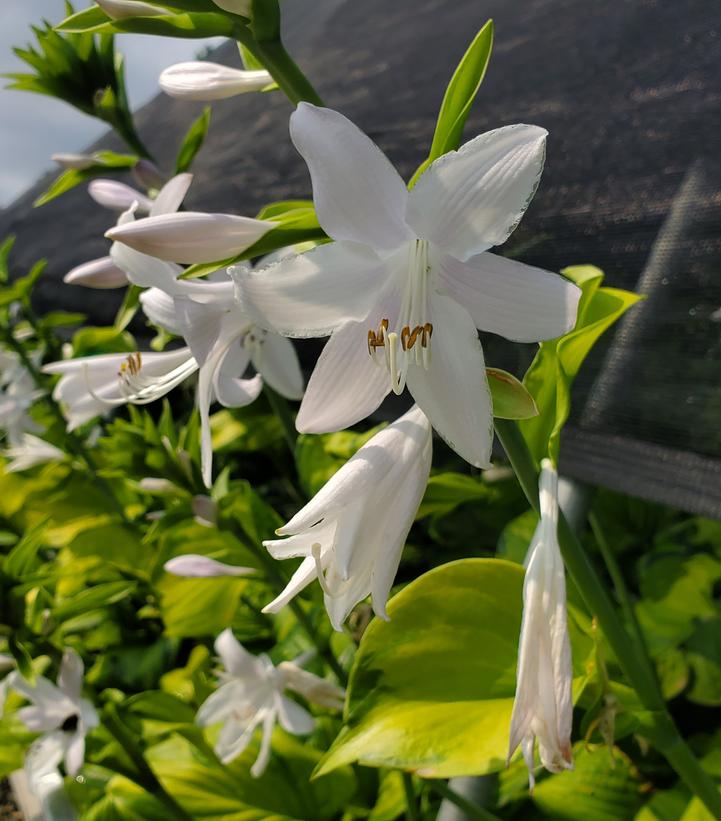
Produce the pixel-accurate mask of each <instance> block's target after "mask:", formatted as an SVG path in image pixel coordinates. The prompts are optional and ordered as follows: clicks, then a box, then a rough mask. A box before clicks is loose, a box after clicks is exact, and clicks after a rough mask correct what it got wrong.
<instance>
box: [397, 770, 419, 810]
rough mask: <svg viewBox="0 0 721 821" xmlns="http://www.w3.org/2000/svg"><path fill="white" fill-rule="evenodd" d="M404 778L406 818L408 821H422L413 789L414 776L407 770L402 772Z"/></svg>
mask: <svg viewBox="0 0 721 821" xmlns="http://www.w3.org/2000/svg"><path fill="white" fill-rule="evenodd" d="M401 776H402V777H403V792H404V793H405V794H406V818H407V819H408V821H421V814H420V812H419V811H418V802H417V800H416V794H415V791H414V789H413V776H412V775H411V774H410V773H407V772H406V771H405V770H401Z"/></svg>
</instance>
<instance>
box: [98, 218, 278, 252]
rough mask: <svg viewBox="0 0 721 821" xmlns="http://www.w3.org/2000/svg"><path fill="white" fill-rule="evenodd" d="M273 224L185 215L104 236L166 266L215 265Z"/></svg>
mask: <svg viewBox="0 0 721 821" xmlns="http://www.w3.org/2000/svg"><path fill="white" fill-rule="evenodd" d="M276 224H277V223H275V222H270V221H267V220H257V219H252V218H251V217H238V216H236V215H235V214H205V213H201V212H198V211H184V212H183V213H180V214H163V215H161V216H150V217H147V218H146V219H140V220H136V221H135V222H131V223H126V224H125V225H119V226H117V227H115V228H111V229H110V230H109V231H107V232H106V234H105V236H106V237H107V238H108V239H112V240H114V241H116V242H122V243H124V244H125V245H128V246H130V248H134V249H135V250H136V251H140V252H141V253H143V254H149V255H150V256H153V257H158V259H162V260H167V261H169V262H182V263H196V262H214V261H216V260H220V259H227V258H229V257H234V256H237V255H238V254H240V253H242V252H243V251H245V250H246V249H247V248H250V246H251V245H254V244H255V243H256V242H257V241H258V240H259V239H260V238H261V237H262V236H263V235H264V234H267V233H268V231H270V229H271V228H274V227H275V226H276Z"/></svg>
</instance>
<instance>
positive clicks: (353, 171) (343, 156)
mask: <svg viewBox="0 0 721 821" xmlns="http://www.w3.org/2000/svg"><path fill="white" fill-rule="evenodd" d="M290 136H291V139H292V140H293V143H294V144H295V147H296V148H297V149H298V151H299V152H300V154H301V155H302V157H303V159H304V160H305V161H306V163H307V164H308V170H309V171H310V176H311V180H312V182H313V201H314V203H315V210H316V213H317V215H318V221H319V222H320V224H321V225H322V226H323V228H324V230H325V232H326V233H327V234H328V236H330V237H333V239H336V240H352V241H355V242H361V243H363V244H365V245H368V246H370V247H371V248H374V249H376V250H379V251H391V250H393V249H394V248H397V247H398V246H399V245H400V244H401V243H402V242H403V241H404V240H410V239H412V237H411V234H410V231H409V230H408V227H407V226H406V224H405V222H404V215H405V208H406V201H407V199H408V191H407V189H406V186H405V183H404V182H403V180H402V179H401V178H400V176H399V175H398V172H397V171H396V170H395V168H393V166H392V165H391V163H390V162H389V161H388V158H387V157H386V156H385V154H383V152H382V151H381V150H380V149H379V148H378V146H376V145H375V143H373V141H372V140H370V139H369V138H368V137H367V136H366V135H365V134H364V133H363V132H362V131H361V130H360V129H359V128H358V127H357V126H355V125H354V124H353V123H352V122H351V121H350V120H348V119H347V118H346V117H344V116H343V115H342V114H339V113H338V112H337V111H332V110H331V109H329V108H318V107H316V106H314V105H311V104H310V103H300V104H299V105H298V108H297V109H296V110H295V111H294V112H293V114H292V115H291V118H290Z"/></svg>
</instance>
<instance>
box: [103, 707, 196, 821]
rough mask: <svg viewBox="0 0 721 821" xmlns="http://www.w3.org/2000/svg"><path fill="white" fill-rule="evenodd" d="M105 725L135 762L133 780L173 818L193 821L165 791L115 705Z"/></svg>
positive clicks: (105, 715)
mask: <svg viewBox="0 0 721 821" xmlns="http://www.w3.org/2000/svg"><path fill="white" fill-rule="evenodd" d="M103 719H104V720H103V724H104V726H105V729H106V730H107V731H108V732H109V733H110V734H111V735H112V736H113V738H114V739H115V740H116V741H117V742H118V744H119V745H120V746H121V747H122V748H123V750H124V752H125V754H126V755H127V756H128V758H129V759H130V760H131V761H132V762H133V766H134V767H135V769H136V770H137V773H136V774H135V775H134V777H132V776H130V774H129V773H128V774H127V775H128V777H132V778H133V780H134V781H135V782H136V783H137V784H138V785H139V786H141V787H142V788H143V789H144V790H147V792H149V793H150V794H151V795H152V796H154V797H155V798H156V799H157V800H158V801H160V803H161V804H163V805H164V806H165V807H166V808H167V809H168V810H170V812H171V817H172V818H177V819H179V821H193V819H192V816H190V815H189V814H188V813H187V812H186V811H185V810H184V809H183V808H182V807H181V806H180V804H178V802H177V801H176V800H175V799H174V798H173V797H172V796H171V795H170V794H169V793H168V792H166V790H165V787H163V785H162V784H161V783H160V781H159V780H158V777H157V776H156V775H155V773H154V772H153V771H152V769H151V768H150V765H149V764H148V762H147V761H146V760H145V756H144V755H143V753H142V750H141V749H140V748H139V747H138V745H137V744H136V742H135V739H134V738H133V737H132V735H131V734H130V733H129V732H128V730H127V729H126V727H125V725H124V724H123V722H122V720H121V718H120V716H119V715H118V711H117V709H116V707H115V705H114V704H109V705H107V707H106V708H105V710H104V711H103Z"/></svg>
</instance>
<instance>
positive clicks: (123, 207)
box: [88, 180, 153, 212]
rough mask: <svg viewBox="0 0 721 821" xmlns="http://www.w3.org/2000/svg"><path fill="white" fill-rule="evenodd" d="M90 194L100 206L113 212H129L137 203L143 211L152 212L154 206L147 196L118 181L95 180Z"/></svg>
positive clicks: (89, 187) (89, 189)
mask: <svg viewBox="0 0 721 821" xmlns="http://www.w3.org/2000/svg"><path fill="white" fill-rule="evenodd" d="M88 194H90V196H91V197H92V198H93V199H94V200H95V202H97V203H98V205H102V206H103V208H109V209H110V210H111V211H120V212H123V211H127V210H128V209H129V208H132V207H133V205H134V204H135V203H137V206H138V208H140V209H141V210H143V211H150V208H151V206H152V204H153V203H152V201H151V200H150V199H149V198H148V197H146V196H145V194H141V193H140V191H136V190H135V189H134V188H131V187H130V186H129V185H126V184H125V183H124V182H118V181H117V180H93V181H92V182H91V183H90V185H88Z"/></svg>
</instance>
